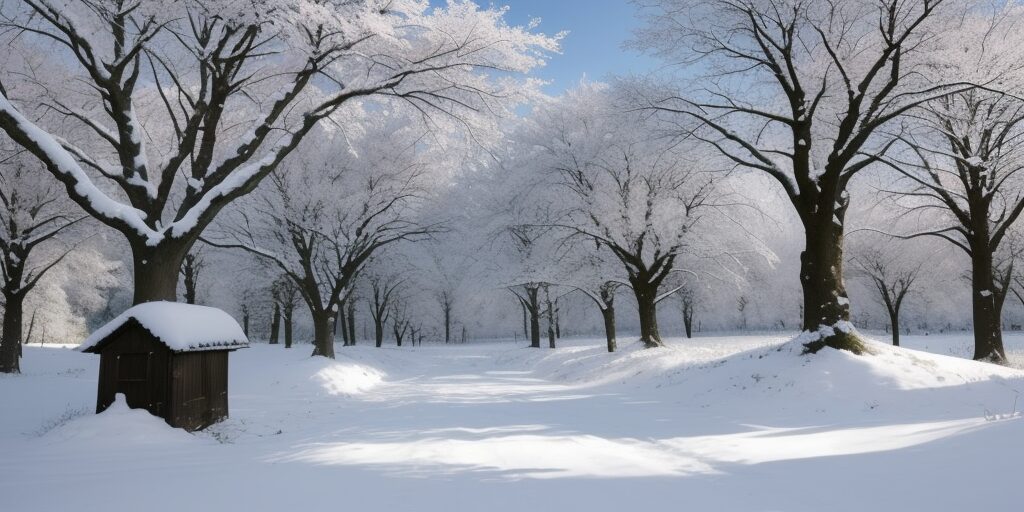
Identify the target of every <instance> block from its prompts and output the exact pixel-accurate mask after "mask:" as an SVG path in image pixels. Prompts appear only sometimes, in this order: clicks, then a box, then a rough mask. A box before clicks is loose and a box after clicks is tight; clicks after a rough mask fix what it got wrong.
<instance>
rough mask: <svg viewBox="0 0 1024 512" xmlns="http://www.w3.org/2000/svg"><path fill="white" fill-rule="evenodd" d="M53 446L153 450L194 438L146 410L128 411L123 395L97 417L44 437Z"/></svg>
mask: <svg viewBox="0 0 1024 512" xmlns="http://www.w3.org/2000/svg"><path fill="white" fill-rule="evenodd" d="M43 439H45V440H46V441H49V442H52V443H62V444H63V443H67V444H73V445H77V446H88V447H91V448H105V447H109V448H115V449H118V450H123V448H124V447H125V446H152V445H167V444H180V443H194V442H196V440H197V438H196V437H195V436H192V435H190V434H188V433H187V432H185V431H184V430H181V429H176V428H173V427H171V426H170V425H168V424H167V423H165V422H164V420H163V419H161V418H158V417H156V416H153V415H152V414H150V413H149V411H147V410H145V409H131V408H129V407H128V403H127V401H126V400H125V397H124V395H122V394H118V395H117V396H116V397H115V399H114V403H112V404H110V407H107V409H106V410H105V411H103V412H101V413H99V414H91V415H87V416H82V417H79V418H75V419H73V420H71V421H68V422H67V423H64V424H63V425H60V426H57V427H55V428H53V429H52V430H50V431H49V432H47V433H46V434H44V435H43Z"/></svg>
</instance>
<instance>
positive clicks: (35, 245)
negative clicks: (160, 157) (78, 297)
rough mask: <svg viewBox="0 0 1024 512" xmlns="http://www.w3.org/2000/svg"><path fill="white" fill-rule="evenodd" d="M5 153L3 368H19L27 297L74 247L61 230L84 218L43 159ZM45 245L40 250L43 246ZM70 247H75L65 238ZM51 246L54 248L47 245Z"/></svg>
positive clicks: (1, 194)
mask: <svg viewBox="0 0 1024 512" xmlns="http://www.w3.org/2000/svg"><path fill="white" fill-rule="evenodd" d="M4 149H5V150H4V151H2V152H0V274H2V277H3V283H2V293H3V299H4V304H3V305H4V315H3V317H4V318H3V335H2V337H0V373H19V372H20V371H21V365H20V364H19V358H20V357H21V344H22V322H23V318H24V303H25V297H26V296H27V295H28V293H29V292H31V291H32V289H33V288H35V286H36V285H37V284H39V280H40V279H42V277H43V276H44V275H46V273H47V272H48V271H50V270H51V269H53V268H54V267H55V266H56V265H57V264H58V263H60V262H61V260H63V259H64V257H65V256H67V254H68V253H69V252H70V250H71V249H69V248H64V249H60V246H61V245H62V244H61V243H60V242H61V241H60V240H59V239H58V235H60V234H61V233H63V232H65V230H67V229H68V228H70V227H71V226H73V225H75V224H76V223H78V222H79V221H81V220H82V219H83V215H82V214H81V212H80V211H78V209H77V208H75V206H74V205H73V204H70V203H69V202H68V201H67V200H66V199H65V198H64V196H63V192H61V190H60V189H59V185H58V184H57V183H54V182H53V181H52V180H50V179H40V178H47V177H46V176H40V175H39V172H40V171H41V170H40V169H38V167H39V164H38V162H35V161H34V159H33V158H32V157H31V156H30V155H28V154H27V153H25V152H24V151H20V150H14V149H11V148H10V147H7V148H4ZM44 245H49V246H51V247H44V248H43V249H44V250H39V248H40V247H41V246H44ZM63 245H65V246H72V245H71V244H67V243H64V244H63ZM47 249H48V250H47Z"/></svg>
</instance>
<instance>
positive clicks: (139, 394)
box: [115, 352, 153, 409]
mask: <svg viewBox="0 0 1024 512" xmlns="http://www.w3.org/2000/svg"><path fill="white" fill-rule="evenodd" d="M152 355H153V353H152V352H149V353H145V354H141V353H140V354H132V353H128V354H120V355H118V356H117V386H116V391H115V392H116V393H124V396H125V397H127V399H128V407H131V408H133V409H135V408H148V407H149V404H150V393H149V388H150V384H151V383H150V382H149V377H150V374H151V370H152V369H151V366H152Z"/></svg>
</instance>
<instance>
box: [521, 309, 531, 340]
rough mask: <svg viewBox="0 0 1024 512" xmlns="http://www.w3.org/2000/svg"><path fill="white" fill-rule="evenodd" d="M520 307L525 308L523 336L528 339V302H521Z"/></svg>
mask: <svg viewBox="0 0 1024 512" xmlns="http://www.w3.org/2000/svg"><path fill="white" fill-rule="evenodd" d="M519 307H521V308H522V309H523V338H524V339H527V338H529V337H530V321H529V319H528V318H527V315H526V304H523V303H522V302H520V303H519Z"/></svg>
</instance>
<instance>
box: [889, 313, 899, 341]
mask: <svg viewBox="0 0 1024 512" xmlns="http://www.w3.org/2000/svg"><path fill="white" fill-rule="evenodd" d="M889 324H890V325H891V326H892V346H894V347H898V346H900V312H899V311H894V310H889Z"/></svg>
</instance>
